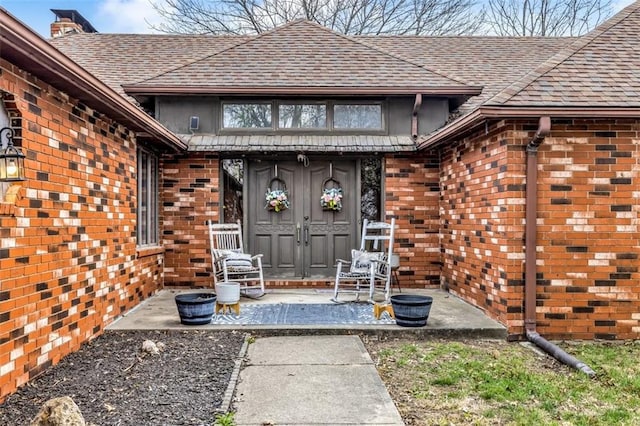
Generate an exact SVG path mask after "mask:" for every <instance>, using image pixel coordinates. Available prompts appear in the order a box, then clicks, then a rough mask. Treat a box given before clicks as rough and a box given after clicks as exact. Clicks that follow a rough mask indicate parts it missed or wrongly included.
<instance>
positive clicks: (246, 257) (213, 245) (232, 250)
mask: <svg viewBox="0 0 640 426" xmlns="http://www.w3.org/2000/svg"><path fill="white" fill-rule="evenodd" d="M207 226H208V228H209V246H210V249H211V264H212V267H213V282H214V284H217V283H219V282H238V283H240V291H241V292H242V293H243V294H244V295H245V296H252V297H256V296H257V297H259V296H262V295H263V294H264V276H263V273H262V254H257V255H255V256H252V255H251V254H248V253H245V252H244V246H243V242H242V226H241V225H240V221H238V222H236V223H214V222H213V221H211V220H208V221H207ZM258 289H259V290H260V291H259V294H256V295H254V294H252V293H250V291H254V290H258Z"/></svg>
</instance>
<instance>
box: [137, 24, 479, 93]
mask: <svg viewBox="0 0 640 426" xmlns="http://www.w3.org/2000/svg"><path fill="white" fill-rule="evenodd" d="M134 86H135V87H137V88H143V87H183V88H185V89H186V90H188V89H189V88H190V87H199V88H211V89H212V90H215V89H216V88H225V87H251V88H253V87H264V88H288V87H289V88H300V87H305V88H336V89H339V88H392V89H393V88H396V89H402V88H410V89H411V91H410V92H409V93H415V89H416V88H422V89H424V90H428V89H429V88H431V87H447V88H457V89H458V90H464V89H466V86H467V85H466V83H464V82H461V81H456V80H453V79H451V78H448V77H446V76H444V75H443V74H439V73H436V72H433V71H430V70H429V69H427V68H426V67H424V66H421V65H418V64H416V63H413V62H411V61H409V60H407V59H404V58H398V57H395V56H393V55H392V54H389V53H387V52H383V51H382V50H380V49H377V48H374V47H372V46H369V45H367V44H364V43H361V42H359V41H357V39H354V38H351V37H348V36H344V35H341V34H337V33H335V32H333V31H331V30H329V29H327V28H324V27H322V26H320V25H318V24H315V23H311V22H309V21H293V22H290V23H288V24H286V25H283V26H281V27H278V28H276V29H274V30H272V31H269V32H266V33H263V34H261V35H259V36H256V37H255V38H252V39H250V40H247V41H245V42H244V43H240V44H237V45H235V46H233V47H231V48H228V49H226V50H222V51H219V52H217V53H215V54H212V55H211V56H208V57H206V58H203V59H200V60H197V61H195V62H192V63H190V64H188V65H185V66H182V67H179V68H176V69H174V70H172V71H169V72H166V73H164V74H159V75H158V76H157V77H154V78H151V79H148V80H146V81H142V82H138V83H137V84H135V85H134ZM337 91H338V93H337V94H339V90H337Z"/></svg>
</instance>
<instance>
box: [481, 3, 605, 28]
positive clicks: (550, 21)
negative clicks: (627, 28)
mask: <svg viewBox="0 0 640 426" xmlns="http://www.w3.org/2000/svg"><path fill="white" fill-rule="evenodd" d="M612 3H613V0H488V2H487V10H486V24H485V25H486V28H487V29H488V30H489V32H492V33H495V34H496V35H500V36H550V37H551V36H579V35H582V34H585V33H587V32H589V31H591V30H592V29H594V28H595V27H596V26H597V25H599V24H601V23H602V22H603V21H604V20H605V19H607V18H609V17H610V16H611V14H612V13H613V10H612Z"/></svg>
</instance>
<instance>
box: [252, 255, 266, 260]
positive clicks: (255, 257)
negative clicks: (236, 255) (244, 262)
mask: <svg viewBox="0 0 640 426" xmlns="http://www.w3.org/2000/svg"><path fill="white" fill-rule="evenodd" d="M263 256H264V254H254V255H253V256H251V259H259V258H261V257H263Z"/></svg>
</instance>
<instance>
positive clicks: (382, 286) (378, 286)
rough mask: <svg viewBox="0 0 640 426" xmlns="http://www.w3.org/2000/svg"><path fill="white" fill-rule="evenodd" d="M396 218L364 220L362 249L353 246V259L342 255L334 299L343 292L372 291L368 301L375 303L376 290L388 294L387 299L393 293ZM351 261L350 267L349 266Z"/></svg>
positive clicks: (359, 292)
mask: <svg viewBox="0 0 640 426" xmlns="http://www.w3.org/2000/svg"><path fill="white" fill-rule="evenodd" d="M395 226H396V220H395V218H392V219H391V223H386V222H369V221H368V220H367V219H365V220H364V222H363V223H362V238H361V240H360V250H351V261H348V260H343V259H338V260H337V262H338V263H337V270H336V280H335V289H334V293H333V298H332V299H331V300H333V301H334V302H336V303H341V301H340V300H339V299H338V296H339V295H340V293H352V294H355V295H356V301H357V300H358V299H359V297H360V294H362V293H365V294H368V296H369V299H368V301H369V302H371V303H373V296H374V293H375V292H379V293H383V294H384V301H385V302H388V301H389V298H390V296H391V274H392V271H391V264H390V260H391V255H392V253H393V239H394V233H395ZM347 265H350V266H349V269H347Z"/></svg>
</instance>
